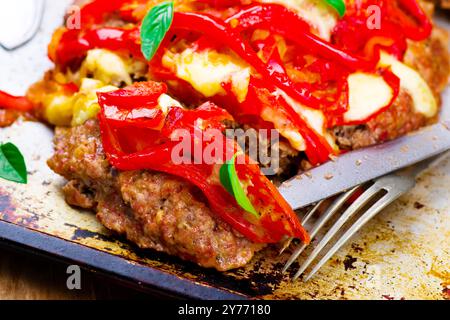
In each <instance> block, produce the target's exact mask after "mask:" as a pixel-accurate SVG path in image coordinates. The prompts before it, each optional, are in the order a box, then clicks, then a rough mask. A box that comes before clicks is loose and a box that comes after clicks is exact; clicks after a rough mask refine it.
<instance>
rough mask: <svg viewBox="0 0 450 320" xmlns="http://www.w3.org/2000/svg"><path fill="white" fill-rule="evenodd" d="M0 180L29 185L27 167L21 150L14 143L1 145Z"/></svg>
mask: <svg viewBox="0 0 450 320" xmlns="http://www.w3.org/2000/svg"><path fill="white" fill-rule="evenodd" d="M0 178H3V179H5V180H9V181H13V182H18V183H24V184H25V183H27V167H26V165H25V160H24V158H23V155H22V153H20V151H19V149H18V148H17V147H16V146H15V145H14V144H12V143H6V144H2V145H0Z"/></svg>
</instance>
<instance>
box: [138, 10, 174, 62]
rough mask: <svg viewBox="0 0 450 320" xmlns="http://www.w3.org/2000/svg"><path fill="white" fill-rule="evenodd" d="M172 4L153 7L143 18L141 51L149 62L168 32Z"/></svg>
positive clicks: (170, 22) (171, 16) (171, 19)
mask: <svg viewBox="0 0 450 320" xmlns="http://www.w3.org/2000/svg"><path fill="white" fill-rule="evenodd" d="M173 11H174V9H173V2H164V3H161V4H158V5H156V6H154V7H153V8H152V9H151V10H150V11H149V12H148V13H147V15H146V16H145V18H144V20H143V21H142V27H141V51H142V53H143V54H144V57H145V59H147V60H148V61H150V60H151V59H152V58H153V56H154V55H155V53H156V51H157V50H158V48H159V46H160V45H161V42H162V41H163V39H164V37H165V36H166V33H167V31H169V28H170V26H171V25H172V21H173Z"/></svg>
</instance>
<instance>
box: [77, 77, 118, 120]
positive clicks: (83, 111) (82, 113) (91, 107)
mask: <svg viewBox="0 0 450 320" xmlns="http://www.w3.org/2000/svg"><path fill="white" fill-rule="evenodd" d="M117 89H118V88H117V87H114V86H105V84H104V83H103V82H101V81H99V80H94V79H88V78H84V79H82V80H81V87H80V91H79V92H78V93H77V94H76V95H75V96H74V98H73V117H72V123H71V124H72V126H78V125H82V124H84V123H85V122H86V121H87V120H89V119H93V118H95V117H96V116H97V114H98V112H99V111H100V105H99V104H98V98H97V92H109V91H114V90H117Z"/></svg>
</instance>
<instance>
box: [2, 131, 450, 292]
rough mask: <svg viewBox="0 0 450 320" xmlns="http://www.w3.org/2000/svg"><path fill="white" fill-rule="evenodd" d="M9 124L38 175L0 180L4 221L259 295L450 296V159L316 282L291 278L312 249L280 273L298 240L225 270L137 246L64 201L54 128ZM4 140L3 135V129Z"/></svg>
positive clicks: (327, 267)
mask: <svg viewBox="0 0 450 320" xmlns="http://www.w3.org/2000/svg"><path fill="white" fill-rule="evenodd" d="M30 126H32V127H33V128H30ZM35 126H38V128H36V127H35ZM8 130H12V131H15V132H16V133H14V134H15V135H14V136H16V137H19V138H18V139H16V140H15V141H14V142H15V143H16V144H17V145H19V147H21V149H22V150H25V151H26V155H25V157H26V159H27V165H29V168H30V172H32V173H33V174H32V175H30V181H29V184H28V185H26V186H24V185H18V184H14V183H9V182H6V181H1V182H0V219H1V220H4V221H8V222H12V223H15V224H17V225H20V226H24V227H27V228H30V229H34V230H37V231H40V232H44V233H46V234H50V235H53V236H56V237H59V238H61V239H65V240H67V241H71V242H74V243H78V244H82V245H85V246H88V247H91V248H95V249H97V250H100V251H104V252H108V253H110V254H114V255H116V256H118V257H121V258H123V259H125V260H127V261H129V262H132V263H137V264H140V265H145V266H148V267H151V268H155V269H159V270H162V271H164V272H167V273H171V274H174V275H176V276H178V277H182V278H186V279H189V280H191V281H195V282H198V283H203V284H206V285H208V286H214V287H218V288H222V289H226V290H230V291H233V292H238V293H241V294H245V295H248V296H249V297H252V298H262V299H386V297H389V298H392V299H446V298H448V287H447V286H444V284H445V283H448V278H447V279H445V278H442V275H445V274H446V273H445V272H444V271H450V268H449V266H448V262H449V261H450V252H449V249H448V239H450V226H449V221H450V219H449V218H450V204H449V203H448V199H449V198H450V161H449V160H447V161H445V162H444V163H443V164H441V165H440V166H439V167H437V168H435V169H434V170H433V171H432V172H429V173H428V174H426V175H424V176H423V177H422V178H421V179H420V182H419V185H418V186H417V188H416V189H415V190H414V191H413V192H411V193H410V194H408V195H406V196H404V197H402V198H401V199H400V200H399V201H398V202H397V203H395V204H394V205H393V206H391V207H390V208H388V209H387V210H385V211H384V212H383V213H381V214H380V215H379V216H377V217H376V218H375V219H374V220H373V221H371V222H370V223H369V224H368V225H367V226H366V227H365V228H364V229H363V230H362V231H361V232H360V233H359V234H358V235H356V236H355V237H354V238H353V239H351V241H350V242H349V243H348V244H347V245H346V246H345V247H344V248H343V249H342V250H340V251H339V253H338V254H337V255H336V256H335V257H334V258H333V259H332V260H331V261H329V262H328V263H327V264H326V265H325V266H324V267H323V269H322V270H321V271H320V272H319V273H318V274H317V276H316V277H315V278H313V279H312V281H309V282H307V283H304V282H302V281H298V282H295V283H292V282H291V281H290V279H291V278H292V276H293V275H294V274H295V272H296V270H297V269H298V267H299V264H300V263H301V262H302V259H304V258H305V254H307V253H308V252H305V253H304V254H303V255H302V256H301V257H300V260H299V262H296V263H294V265H293V266H292V267H291V268H290V269H289V270H288V272H286V273H281V269H282V267H283V265H284V263H285V262H286V261H287V259H288V258H289V254H290V253H292V251H293V250H294V249H295V245H291V247H290V248H288V250H286V252H285V253H283V254H282V255H279V254H278V252H279V250H278V248H275V247H269V248H268V249H266V250H265V251H264V252H261V253H258V254H257V255H256V257H255V259H254V260H253V261H252V263H250V264H249V265H247V266H245V267H243V268H240V269H238V270H234V271H231V272H224V273H220V272H216V271H214V270H205V269H202V268H200V267H198V266H196V265H194V264H192V263H186V262H184V261H181V260H180V259H178V258H174V257H170V256H168V255H166V254H161V253H157V252H154V251H151V250H140V249H139V248H136V246H134V245H132V244H130V243H128V242H127V241H126V240H125V239H123V238H121V237H117V236H116V235H113V234H111V233H110V232H109V231H107V230H106V229H105V228H104V227H103V226H102V225H101V224H100V223H99V222H98V221H97V220H96V218H95V215H94V214H92V213H91V212H86V211H82V210H75V209H74V208H71V207H70V206H68V205H67V204H66V203H65V201H64V197H63V195H62V193H61V186H62V185H63V182H64V181H63V180H62V179H61V178H60V177H57V176H56V175H55V174H53V173H52V172H51V171H50V170H49V169H48V168H47V167H46V165H45V161H43V160H42V159H47V158H48V157H49V156H50V155H51V153H52V143H51V133H49V131H46V130H48V129H46V128H45V127H44V126H42V125H40V124H23V125H22V126H20V127H14V126H13V127H12V128H8V129H6V130H4V131H2V132H3V133H4V132H8ZM30 131H31V132H30ZM41 131H43V132H41ZM11 134H13V133H11ZM46 135H47V136H48V139H43V141H42V142H41V144H39V145H35V144H33V143H32V141H29V140H27V139H26V137H29V136H39V137H46ZM20 137H23V139H24V140H25V141H21V139H20ZM0 138H4V137H2V136H1V134H0ZM4 140H6V139H4ZM39 159H40V160H39ZM74 258H76V257H74ZM106 267H107V266H106ZM430 270H435V271H436V270H437V271H438V273H436V272H430Z"/></svg>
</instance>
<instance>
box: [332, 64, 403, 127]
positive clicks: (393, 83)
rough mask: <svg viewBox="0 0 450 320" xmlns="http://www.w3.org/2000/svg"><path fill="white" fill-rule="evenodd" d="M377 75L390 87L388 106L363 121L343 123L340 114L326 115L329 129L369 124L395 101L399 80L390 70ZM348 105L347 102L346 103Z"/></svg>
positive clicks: (381, 71)
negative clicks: (390, 94) (390, 93)
mask: <svg viewBox="0 0 450 320" xmlns="http://www.w3.org/2000/svg"><path fill="white" fill-rule="evenodd" d="M379 73H380V74H381V75H382V77H383V79H384V81H386V83H387V84H388V85H389V86H390V87H391V89H392V99H391V100H390V101H389V103H388V104H386V105H385V106H384V107H383V108H380V109H379V110H378V111H377V112H375V113H373V114H371V115H370V116H369V117H367V118H365V119H360V120H358V121H351V122H348V121H345V120H344V117H343V115H342V114H339V115H336V114H335V115H332V114H329V115H328V122H329V124H328V125H329V127H335V126H348V125H355V126H356V125H361V124H365V123H367V122H369V121H370V120H372V119H374V118H376V117H377V116H378V115H380V114H381V113H383V112H384V111H386V110H387V109H388V108H389V107H390V106H392V104H393V103H394V102H395V100H396V99H397V97H398V95H399V94H400V79H399V78H398V77H397V76H396V75H395V74H393V73H392V71H390V70H387V69H385V70H380V71H379ZM346 98H347V99H348V92H347V95H346ZM347 103H348V102H347Z"/></svg>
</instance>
